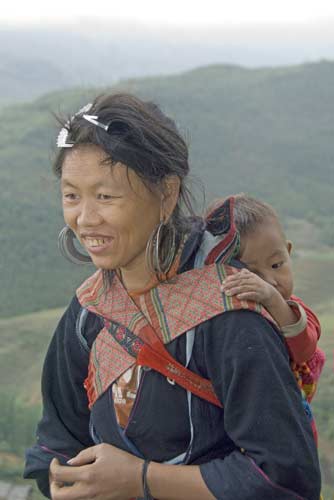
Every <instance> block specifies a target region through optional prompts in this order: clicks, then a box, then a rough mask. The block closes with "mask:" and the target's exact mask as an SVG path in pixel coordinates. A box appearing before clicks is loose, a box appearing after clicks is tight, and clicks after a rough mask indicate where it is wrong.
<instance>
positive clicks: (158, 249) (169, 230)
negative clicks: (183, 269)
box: [146, 222, 176, 275]
mask: <svg viewBox="0 0 334 500" xmlns="http://www.w3.org/2000/svg"><path fill="white" fill-rule="evenodd" d="M175 255H176V229H175V226H174V224H172V223H171V222H167V224H165V223H164V222H160V223H159V224H158V225H157V227H156V228H155V229H154V231H153V232H152V234H151V236H150V238H149V240H148V242H147V245H146V265H147V267H148V269H149V270H150V271H151V273H153V274H158V275H163V274H167V273H168V271H169V270H170V268H171V266H172V264H173V262H174V259H175Z"/></svg>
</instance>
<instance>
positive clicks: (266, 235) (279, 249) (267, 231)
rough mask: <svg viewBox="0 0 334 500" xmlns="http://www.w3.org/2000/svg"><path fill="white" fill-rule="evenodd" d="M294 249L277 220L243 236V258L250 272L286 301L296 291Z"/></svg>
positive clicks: (241, 256) (267, 222)
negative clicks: (292, 252)
mask: <svg viewBox="0 0 334 500" xmlns="http://www.w3.org/2000/svg"><path fill="white" fill-rule="evenodd" d="M290 252H291V242H289V241H286V240H285V238H284V236H283V234H282V231H281V229H280V226H279V225H278V223H277V222H276V221H275V220H273V219H270V220H268V221H265V222H264V223H263V224H261V225H259V226H258V227H257V228H256V229H255V231H253V232H252V233H251V234H249V235H247V236H242V237H241V249H240V260H241V261H242V262H243V263H244V264H246V266H247V267H248V269H249V270H250V271H252V272H253V273H255V274H257V275H258V276H260V277H261V278H262V279H263V280H264V281H267V282H268V283H270V284H271V285H273V286H274V287H275V288H276V289H277V290H278V292H279V293H280V294H281V295H282V297H283V298H284V299H286V300H287V299H289V298H290V296H291V294H292V291H293V275H292V267H291V259H290Z"/></svg>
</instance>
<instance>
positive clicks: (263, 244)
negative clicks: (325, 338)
mask: <svg viewBox="0 0 334 500" xmlns="http://www.w3.org/2000/svg"><path fill="white" fill-rule="evenodd" d="M233 215H234V222H235V225H236V228H237V230H238V232H239V234H240V251H239V255H238V257H237V258H238V259H239V260H240V261H241V262H242V263H243V264H244V265H245V266H246V267H245V268H243V269H241V271H240V272H238V273H236V274H233V275H231V276H228V277H227V278H226V279H225V281H224V282H223V285H222V290H223V291H224V292H225V294H226V295H229V296H233V295H236V296H237V298H239V299H241V300H242V299H245V300H246V299H247V300H254V301H256V302H259V303H261V304H262V305H263V306H264V307H265V308H266V309H267V311H268V312H269V313H270V315H271V316H272V317H273V319H274V320H275V321H276V323H277V324H278V325H279V327H280V330H281V332H282V334H283V335H284V337H285V340H286V343H287V346H288V349H289V352H290V357H291V359H292V362H293V369H294V370H295V373H296V374H299V377H300V379H301V380H300V385H302V387H303V389H304V392H305V394H306V397H307V400H308V401H310V400H311V399H312V397H313V395H314V392H315V389H316V381H317V380H318V378H319V376H320V373H321V370H322V367H323V364H324V360H325V356H324V354H323V353H322V351H321V350H320V349H317V342H318V339H319V337H320V331H321V330H320V324H319V321H318V318H317V317H316V315H315V314H314V313H313V312H312V311H311V309H310V308H309V307H307V306H306V305H305V304H304V302H303V301H302V300H301V299H300V298H299V297H296V296H295V295H292V293H293V273H292V266H291V258H290V254H291V249H292V244H291V242H290V241H288V240H287V239H286V237H285V235H284V231H283V228H282V226H281V223H280V221H279V218H278V216H277V214H276V212H275V210H274V209H273V208H272V207H271V206H270V205H268V204H267V203H263V202H261V201H259V200H257V199H255V198H252V197H250V196H247V195H244V194H239V195H236V196H235V197H234V211H233ZM306 362H307V363H306Z"/></svg>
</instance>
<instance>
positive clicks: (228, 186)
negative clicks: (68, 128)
mask: <svg viewBox="0 0 334 500" xmlns="http://www.w3.org/2000/svg"><path fill="white" fill-rule="evenodd" d="M113 90H114V91H119V90H126V91H130V92H133V93H136V94H138V95H139V96H142V97H144V98H147V99H151V100H154V101H156V102H158V103H160V104H161V106H162V108H163V109H164V110H165V111H166V112H167V113H168V114H170V115H171V116H172V117H173V118H174V119H175V120H176V122H177V124H178V125H179V127H180V129H181V130H182V132H183V133H184V134H185V136H186V137H187V140H188V142H189V145H190V152H191V164H192V171H193V173H194V174H195V176H196V177H199V178H200V179H202V181H203V183H204V184H205V186H206V189H207V201H208V200H209V199H210V198H212V197H213V196H218V195H220V196H222V195H226V194H230V193H234V192H238V191H246V192H248V193H250V194H254V195H257V196H260V197H261V198H263V199H265V200H267V201H270V202H271V203H273V204H274V205H275V207H276V208H277V209H278V210H279V212H280V213H281V214H282V216H284V217H294V218H300V219H307V220H309V221H311V222H312V223H313V227H315V228H316V231H317V232H316V234H314V235H313V236H314V237H316V238H317V239H321V241H322V242H323V243H327V244H334V234H333V233H334V231H333V222H332V221H333V219H332V218H333V213H334V196H333V185H334V141H333V133H334V114H333V104H332V103H333V102H334V63H329V62H322V63H318V64H308V65H302V66H296V67H288V68H276V69H257V70H255V69H253V70H249V69H244V68H240V67H236V66H210V67H205V68H200V69H196V70H194V71H190V72H187V73H183V74H180V75H176V76H170V77H160V78H145V79H138V80H131V81H125V82H124V83H122V84H120V85H118V86H117V87H114V88H113ZM102 91H103V89H101V88H98V89H90V90H88V89H85V90H82V89H80V88H77V89H72V90H69V91H64V92H58V93H54V94H49V95H46V96H43V97H41V98H39V99H37V100H36V101H34V102H32V103H29V104H20V105H16V106H12V107H7V108H5V109H2V110H1V111H0V167H1V168H0V183H1V200H0V210H1V222H0V223H1V232H0V241H1V251H2V258H1V277H2V280H1V284H2V286H1V291H0V294H1V300H0V314H1V316H3V317H5V316H12V315H16V314H21V313H24V312H30V311H35V310H42V309H45V308H49V307H58V306H63V305H64V304H65V303H66V302H67V301H68V300H69V298H70V295H71V293H72V292H73V290H74V289H75V287H76V284H78V283H80V281H81V280H82V278H83V276H84V275H86V274H88V273H90V272H91V269H85V270H84V269H82V268H80V269H77V268H74V267H75V266H71V265H70V264H67V263H66V262H65V261H64V260H63V259H62V257H61V256H60V255H59V252H58V249H57V235H58V232H59V230H60V228H61V227H62V216H61V208H60V202H59V197H58V196H57V192H58V187H57V182H56V181H55V180H54V179H53V178H52V177H51V175H50V164H51V160H52V149H53V148H54V145H55V137H56V135H57V126H56V122H55V119H54V118H53V116H52V112H59V111H66V112H68V111H72V112H73V111H75V110H77V109H78V108H79V107H80V106H82V105H83V104H85V103H87V102H88V101H89V100H90V99H91V96H93V95H96V94H99V93H101V92H102Z"/></svg>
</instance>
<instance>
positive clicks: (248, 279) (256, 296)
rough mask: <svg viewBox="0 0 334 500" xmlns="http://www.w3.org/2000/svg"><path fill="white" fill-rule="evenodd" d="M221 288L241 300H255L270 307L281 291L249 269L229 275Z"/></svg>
mask: <svg viewBox="0 0 334 500" xmlns="http://www.w3.org/2000/svg"><path fill="white" fill-rule="evenodd" d="M221 289H222V291H223V292H224V293H225V294H226V295H228V296H233V295H236V296H237V298H238V299H240V300H254V301H255V302H259V303H260V304H263V305H264V306H265V307H270V304H271V302H272V300H273V298H274V297H276V295H277V294H278V293H279V292H278V291H277V290H276V288H275V287H273V286H272V285H271V284H270V283H267V282H266V281H264V280H263V279H262V278H260V276H258V275H257V274H254V273H252V272H251V271H249V270H248V269H242V270H241V271H239V272H238V273H235V274H233V275H231V276H228V277H227V278H226V279H225V280H224V282H223V284H222V286H221Z"/></svg>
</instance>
